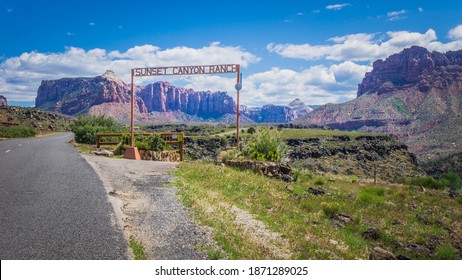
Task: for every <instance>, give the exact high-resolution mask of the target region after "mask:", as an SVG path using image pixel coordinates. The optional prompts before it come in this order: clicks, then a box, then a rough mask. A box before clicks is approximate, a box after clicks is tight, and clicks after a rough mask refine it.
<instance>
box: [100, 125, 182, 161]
mask: <svg viewBox="0 0 462 280" xmlns="http://www.w3.org/2000/svg"><path fill="white" fill-rule="evenodd" d="M154 134H157V135H159V136H160V137H162V139H164V141H165V142H166V143H167V144H168V145H170V146H173V145H177V146H178V148H179V149H178V150H176V151H177V152H179V153H180V161H183V160H184V134H183V132H160V133H138V134H135V137H136V136H140V135H141V136H151V135H154ZM123 135H124V134H122V133H102V134H96V147H97V148H99V147H101V146H102V145H117V144H119V143H120V141H122V136H123ZM105 138H112V139H111V140H113V139H114V138H118V140H119V141H106V142H105V141H103V140H104V139H105Z"/></svg>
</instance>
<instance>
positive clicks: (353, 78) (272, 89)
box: [186, 61, 371, 106]
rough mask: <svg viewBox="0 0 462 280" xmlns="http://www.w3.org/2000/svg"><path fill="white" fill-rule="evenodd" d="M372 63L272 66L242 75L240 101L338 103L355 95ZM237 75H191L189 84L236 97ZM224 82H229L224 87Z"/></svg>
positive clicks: (198, 88) (258, 104)
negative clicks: (294, 66)
mask: <svg viewBox="0 0 462 280" xmlns="http://www.w3.org/2000/svg"><path fill="white" fill-rule="evenodd" d="M370 70H371V67H370V66H363V65H358V64H356V63H354V62H351V61H346V62H342V63H340V64H334V65H331V66H329V67H327V66H325V65H317V66H312V67H310V68H308V69H305V70H302V71H294V70H290V69H281V68H277V67H275V68H272V69H271V70H268V71H265V72H261V73H254V74H251V75H248V76H244V78H243V87H242V90H241V92H240V93H241V94H240V100H241V104H244V105H247V106H261V105H264V104H277V105H287V104H289V103H290V102H291V101H292V100H294V99H295V98H300V99H301V100H303V101H304V102H306V103H307V104H324V103H326V102H334V103H338V102H341V101H345V100H347V99H352V98H354V97H355V96H356V91H357V86H358V83H360V82H361V80H362V78H363V77H364V74H365V73H366V72H367V71H370ZM234 83H235V78H234V77H232V78H230V77H214V78H213V79H209V78H207V77H206V76H191V79H190V80H189V81H188V84H187V85H186V87H191V88H194V89H196V90H207V89H209V90H212V91H218V90H221V91H227V92H228V93H229V94H230V95H231V96H233V97H234V96H235V92H236V90H235V89H234ZM224 85H227V86H226V88H224Z"/></svg>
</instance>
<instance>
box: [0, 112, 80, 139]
mask: <svg viewBox="0 0 462 280" xmlns="http://www.w3.org/2000/svg"><path fill="white" fill-rule="evenodd" d="M71 122H72V120H71V118H69V117H67V116H63V115H61V114H57V113H51V112H45V111H43V110H41V109H35V108H22V107H14V106H10V107H4V106H0V126H6V127H10V126H11V127H14V126H27V127H30V128H32V129H33V130H34V131H36V132H37V133H39V134H40V133H48V132H54V131H67V130H70V124H71Z"/></svg>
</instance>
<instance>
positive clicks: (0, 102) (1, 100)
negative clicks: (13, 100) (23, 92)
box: [0, 95, 8, 107]
mask: <svg viewBox="0 0 462 280" xmlns="http://www.w3.org/2000/svg"><path fill="white" fill-rule="evenodd" d="M0 106H5V107H8V101H7V100H6V97H5V96H3V95H0Z"/></svg>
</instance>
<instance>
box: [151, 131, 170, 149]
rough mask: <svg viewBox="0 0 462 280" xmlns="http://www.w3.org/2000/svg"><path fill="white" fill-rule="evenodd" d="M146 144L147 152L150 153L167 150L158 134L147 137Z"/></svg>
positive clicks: (165, 144)
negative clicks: (147, 144)
mask: <svg viewBox="0 0 462 280" xmlns="http://www.w3.org/2000/svg"><path fill="white" fill-rule="evenodd" d="M147 142H148V143H149V150H151V151H156V152H159V151H164V150H166V149H167V143H166V142H165V140H164V139H163V138H162V137H160V135H158V134H153V135H151V136H149V137H148V138H147Z"/></svg>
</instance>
